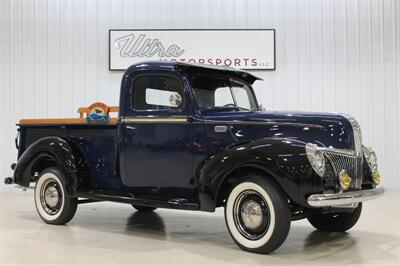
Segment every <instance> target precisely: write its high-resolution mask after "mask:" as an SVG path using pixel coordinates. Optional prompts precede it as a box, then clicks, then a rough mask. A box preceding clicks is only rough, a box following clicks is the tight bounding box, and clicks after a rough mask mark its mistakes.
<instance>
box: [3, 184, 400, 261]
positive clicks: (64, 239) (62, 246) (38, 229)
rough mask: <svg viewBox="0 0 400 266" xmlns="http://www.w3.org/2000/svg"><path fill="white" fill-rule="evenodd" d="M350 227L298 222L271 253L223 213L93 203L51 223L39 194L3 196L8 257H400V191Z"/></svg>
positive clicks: (380, 201) (366, 207) (373, 204)
mask: <svg viewBox="0 0 400 266" xmlns="http://www.w3.org/2000/svg"><path fill="white" fill-rule="evenodd" d="M363 207H364V209H363V213H362V215H361V218H360V220H359V222H358V224H357V225H356V226H355V227H354V228H353V229H352V230H350V231H349V232H348V233H323V232H318V231H315V230H314V229H313V228H312V227H311V226H310V225H309V224H308V222H307V221H306V220H302V221H297V222H293V223H292V227H291V230H290V233H289V236H288V238H287V240H286V242H285V243H284V244H283V245H282V246H281V248H280V249H278V250H277V251H275V252H274V253H273V254H270V255H260V254H252V253H248V252H244V251H242V250H240V249H239V248H238V247H237V246H236V245H235V244H234V243H233V241H232V240H231V238H230V236H229V233H228V232H227V229H226V227H225V221H224V218H223V210H222V209H219V210H218V211H217V212H216V213H202V212H188V211H175V210H163V209H160V210H157V211H156V212H154V213H147V214H142V213H139V212H135V211H134V209H133V208H132V207H131V206H130V205H124V204H117V203H108V202H102V203H90V204H83V205H80V206H79V207H78V211H77V213H76V215H75V217H74V219H73V220H72V221H71V222H70V223H69V224H68V225H66V226H51V225H46V224H44V223H43V222H42V221H41V220H40V218H39V217H38V215H37V214H36V210H35V207H34V203H33V197H27V196H4V195H3V196H0V229H1V231H0V240H1V246H0V265H57V264H62V265H134V264H135V265H148V264H152V265H191V264H218V265H228V264H236V265H241V264H245V265H257V264H270V265H277V264H296V265H300V264H315V265H322V264H323V265H328V264H330V265H338V264H370V265H379V264H385V265H400V192H388V193H386V194H385V196H384V197H383V198H380V199H378V200H375V201H371V202H367V203H365V204H364V206H363Z"/></svg>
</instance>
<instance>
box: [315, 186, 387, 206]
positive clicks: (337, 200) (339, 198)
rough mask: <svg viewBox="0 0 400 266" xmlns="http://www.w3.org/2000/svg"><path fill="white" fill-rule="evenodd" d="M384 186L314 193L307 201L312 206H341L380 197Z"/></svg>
mask: <svg viewBox="0 0 400 266" xmlns="http://www.w3.org/2000/svg"><path fill="white" fill-rule="evenodd" d="M383 192H384V189H383V188H374V189H366V190H358V191H350V192H343V193H335V194H313V195H311V196H309V197H308V199H307V203H308V205H310V206H311V207H341V206H346V205H347V206H348V205H353V204H357V203H359V202H363V201H367V200H371V199H375V198H378V197H380V196H382V195H383Z"/></svg>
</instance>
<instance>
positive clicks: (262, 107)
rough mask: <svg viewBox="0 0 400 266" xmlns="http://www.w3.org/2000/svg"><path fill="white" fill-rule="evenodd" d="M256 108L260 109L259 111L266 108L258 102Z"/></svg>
mask: <svg viewBox="0 0 400 266" xmlns="http://www.w3.org/2000/svg"><path fill="white" fill-rule="evenodd" d="M258 110H260V111H265V110H266V109H265V107H264V106H262V104H259V105H258Z"/></svg>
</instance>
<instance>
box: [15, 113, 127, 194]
mask: <svg viewBox="0 0 400 266" xmlns="http://www.w3.org/2000/svg"><path fill="white" fill-rule="evenodd" d="M18 126H19V134H20V135H19V149H18V158H19V157H20V156H21V155H22V154H23V152H24V151H25V150H26V149H27V148H28V147H29V146H30V145H31V144H32V143H34V142H35V141H37V140H39V139H41V138H44V137H50V136H57V137H62V138H64V139H66V140H68V141H69V142H71V143H73V144H75V145H76V146H77V147H78V148H79V149H80V150H81V151H82V153H84V154H85V157H86V158H87V160H88V161H89V165H90V172H91V176H93V177H96V179H95V180H92V185H93V187H98V188H101V187H108V188H110V187H116V188H118V187H119V185H120V179H119V178H118V177H119V175H118V169H117V165H118V164H117V162H118V161H117V160H118V152H117V151H118V150H117V138H118V134H117V118H111V119H110V121H109V123H107V124H87V123H86V120H85V119H84V118H56V119H23V120H21V121H20V123H19V124H18Z"/></svg>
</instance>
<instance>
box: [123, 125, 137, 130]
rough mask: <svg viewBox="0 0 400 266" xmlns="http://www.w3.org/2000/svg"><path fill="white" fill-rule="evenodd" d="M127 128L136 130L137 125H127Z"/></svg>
mask: <svg viewBox="0 0 400 266" xmlns="http://www.w3.org/2000/svg"><path fill="white" fill-rule="evenodd" d="M125 128H126V129H131V130H136V127H133V126H126V127H125Z"/></svg>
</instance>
